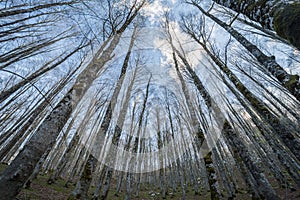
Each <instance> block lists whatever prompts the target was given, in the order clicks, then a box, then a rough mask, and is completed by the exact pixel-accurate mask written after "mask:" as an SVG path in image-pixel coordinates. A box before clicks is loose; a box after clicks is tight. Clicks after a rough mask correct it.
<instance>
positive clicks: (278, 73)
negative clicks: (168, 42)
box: [191, 0, 300, 101]
mask: <svg viewBox="0 0 300 200" xmlns="http://www.w3.org/2000/svg"><path fill="white" fill-rule="evenodd" d="M191 4H192V5H194V6H195V7H197V8H198V9H199V10H200V11H201V12H202V13H203V14H204V15H206V16H207V17H209V18H210V19H212V20H213V21H215V22H216V23H217V24H219V25H220V26H221V27H223V28H224V29H225V30H226V31H227V32H228V33H230V34H231V35H232V36H233V37H234V38H235V39H236V40H237V41H238V42H240V44H241V45H243V46H244V47H245V48H246V49H247V50H248V51H249V52H250V53H251V54H252V55H253V56H254V57H255V58H256V59H257V60H258V62H259V63H260V64H261V65H262V66H264V67H265V68H266V69H267V70H268V71H269V72H270V73H271V74H272V75H273V76H274V77H276V78H277V80H278V81H279V82H280V83H281V84H282V86H283V87H285V88H286V89H287V90H288V91H289V92H290V93H291V94H292V95H293V96H294V97H295V98H296V99H297V100H299V101H300V82H299V76H298V75H291V74H289V73H287V72H286V71H285V70H284V69H283V68H282V67H281V66H280V65H279V64H278V63H277V62H276V61H275V57H274V56H267V55H265V54H264V53H263V52H262V51H261V50H259V49H258V48H257V46H255V45H254V44H252V43H251V42H249V41H248V40H247V39H246V38H245V37H244V36H243V35H241V34H240V33H239V32H237V31H236V30H235V29H233V28H232V27H231V26H229V25H227V24H226V23H225V22H223V21H221V20H220V19H218V18H217V17H215V16H213V15H211V14H209V13H208V12H206V11H205V10H204V9H203V8H202V7H201V6H200V5H199V4H198V3H197V2H195V1H194V0H193V1H192V3H191Z"/></svg>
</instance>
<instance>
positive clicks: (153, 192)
mask: <svg viewBox="0 0 300 200" xmlns="http://www.w3.org/2000/svg"><path fill="white" fill-rule="evenodd" d="M5 167H6V165H3V164H0V172H2V171H3V170H4V169H5ZM47 180H48V175H47V174H45V175H39V176H38V177H37V178H36V179H35V180H34V181H33V182H32V184H31V187H30V188H29V189H22V191H21V192H20V194H19V195H18V196H17V198H16V199H17V200H65V199H67V197H68V196H69V194H70V193H71V192H72V191H73V189H74V188H75V185H74V184H69V187H65V182H66V181H65V180H63V179H59V180H57V181H56V182H55V183H54V184H51V185H49V184H48V183H47ZM112 184H115V183H112ZM112 188H113V189H114V188H115V186H113V187H112ZM93 189H94V187H93V186H92V189H91V190H93ZM275 190H276V192H277V194H278V195H279V196H280V197H281V198H282V199H283V200H300V190H299V188H298V189H295V190H293V191H291V190H290V189H288V190H286V189H280V188H277V189H275ZM91 193H92V191H91ZM0 195H1V194H0ZM124 195H125V192H124V191H121V192H120V193H119V195H118V196H115V195H114V191H113V190H112V191H110V192H109V194H108V198H107V199H108V200H122V199H124ZM181 197H182V196H181V192H180V190H178V192H177V193H175V194H172V193H169V194H168V195H167V196H166V199H172V200H179V199H182V198H181ZM132 199H133V200H160V199H162V197H161V195H160V194H159V188H156V189H153V188H150V187H146V186H143V187H141V191H140V193H139V197H133V198H132ZM186 199H187V200H209V199H210V196H209V193H206V194H205V195H195V194H194V191H193V189H192V187H191V188H189V187H188V188H187V190H186ZM224 199H227V198H225V197H224ZM235 199H236V200H248V199H251V197H250V195H249V194H247V191H246V190H244V189H242V188H240V189H239V191H238V192H237V194H236V198H235Z"/></svg>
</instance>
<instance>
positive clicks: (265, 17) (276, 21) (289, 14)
mask: <svg viewBox="0 0 300 200" xmlns="http://www.w3.org/2000/svg"><path fill="white" fill-rule="evenodd" d="M213 1H214V2H216V3H218V4H220V5H222V6H225V7H228V8H230V9H232V10H234V11H236V12H238V13H242V14H244V15H246V16H247V17H249V18H250V19H251V20H253V21H256V22H258V23H260V24H261V26H262V27H263V28H266V29H270V30H273V31H276V33H277V34H278V35H279V36H280V37H282V38H284V39H286V40H288V41H289V42H290V43H291V44H292V45H294V46H295V47H296V48H298V49H300V34H299V32H300V2H299V1H298V0H293V1H284V0H245V1H236V0H213Z"/></svg>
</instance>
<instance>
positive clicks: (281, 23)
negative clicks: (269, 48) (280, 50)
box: [274, 2, 300, 49]
mask: <svg viewBox="0 0 300 200" xmlns="http://www.w3.org/2000/svg"><path fill="white" fill-rule="evenodd" d="M274 29H275V31H276V32H277V34H278V35H279V36H281V37H282V38H285V39H287V40H288V41H289V42H290V43H291V44H293V45H294V46H295V47H297V48H298V49H300V34H299V33H300V3H298V2H297V3H293V4H288V5H286V6H285V8H284V9H280V8H279V9H278V11H277V12H276V11H275V12H274Z"/></svg>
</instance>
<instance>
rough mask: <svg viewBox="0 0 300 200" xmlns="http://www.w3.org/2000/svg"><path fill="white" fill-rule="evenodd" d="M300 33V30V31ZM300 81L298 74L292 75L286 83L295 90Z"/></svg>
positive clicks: (290, 88)
mask: <svg viewBox="0 0 300 200" xmlns="http://www.w3.org/2000/svg"><path fill="white" fill-rule="evenodd" d="M299 35H300V32H299ZM298 83H299V76H298V75H291V77H290V80H289V81H287V82H286V83H285V84H284V85H285V86H286V87H287V88H288V89H289V90H293V88H295V86H296V84H298Z"/></svg>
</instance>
